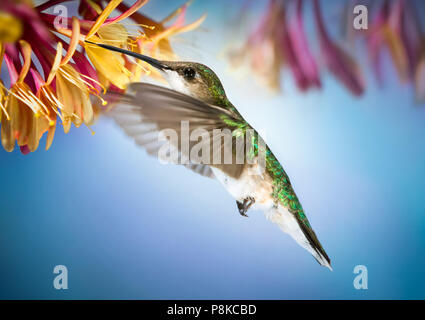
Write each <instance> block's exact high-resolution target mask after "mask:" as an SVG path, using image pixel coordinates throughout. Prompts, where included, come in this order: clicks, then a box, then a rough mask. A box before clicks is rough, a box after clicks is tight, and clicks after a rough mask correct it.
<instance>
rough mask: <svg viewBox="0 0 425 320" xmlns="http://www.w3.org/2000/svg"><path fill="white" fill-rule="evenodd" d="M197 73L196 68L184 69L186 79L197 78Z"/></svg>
mask: <svg viewBox="0 0 425 320" xmlns="http://www.w3.org/2000/svg"><path fill="white" fill-rule="evenodd" d="M195 75H196V71H195V69H193V68H190V67H188V68H184V69H183V76H184V77H185V78H186V79H188V80H190V79H193V78H195Z"/></svg>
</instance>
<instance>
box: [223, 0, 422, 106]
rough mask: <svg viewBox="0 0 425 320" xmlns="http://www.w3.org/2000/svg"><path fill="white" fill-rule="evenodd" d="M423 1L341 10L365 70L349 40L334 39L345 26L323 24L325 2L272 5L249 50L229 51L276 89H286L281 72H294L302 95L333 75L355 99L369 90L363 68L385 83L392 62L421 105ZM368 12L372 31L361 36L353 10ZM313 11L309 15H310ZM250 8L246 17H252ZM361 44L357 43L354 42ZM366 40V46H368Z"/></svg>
mask: <svg viewBox="0 0 425 320" xmlns="http://www.w3.org/2000/svg"><path fill="white" fill-rule="evenodd" d="M421 2H423V1H420V0H408V1H407V0H381V1H359V0H345V1H344V3H343V4H342V5H341V8H342V9H343V10H342V11H341V17H342V20H343V21H342V22H343V23H342V25H343V26H344V30H345V32H343V33H344V34H346V35H347V36H348V37H349V39H348V40H349V41H348V43H349V44H350V45H351V48H355V46H358V45H362V46H364V47H363V49H365V50H358V51H357V52H359V53H362V52H366V53H367V55H368V57H369V59H370V65H369V66H367V65H361V64H360V63H359V62H357V61H362V60H364V59H361V58H358V57H357V56H354V55H352V54H351V52H349V51H347V50H346V49H344V45H343V44H342V43H344V44H347V41H345V40H346V39H343V38H339V39H338V38H337V37H335V38H334V37H331V36H330V34H331V32H330V31H331V29H334V28H339V26H340V25H341V23H339V22H338V21H336V20H335V15H334V16H333V18H328V19H326V20H324V19H323V16H322V10H321V6H324V5H327V3H326V1H320V0H305V1H303V0H269V1H268V6H267V7H266V9H265V10H264V12H263V13H260V14H258V15H257V16H258V20H256V19H253V20H252V25H253V27H252V30H253V31H252V32H251V33H250V34H249V35H248V36H247V40H246V41H245V42H244V44H243V46H241V47H239V48H238V47H236V48H234V47H233V48H232V49H231V50H229V55H228V57H229V60H230V63H231V65H233V66H240V65H242V62H243V61H244V60H246V58H247V57H249V58H250V63H249V66H250V68H251V70H252V71H253V72H252V75H253V77H255V78H257V79H260V80H261V82H262V83H263V84H266V85H267V86H268V87H270V88H272V89H278V88H280V79H281V71H282V70H283V69H284V68H285V67H288V68H289V69H290V70H291V74H292V76H293V78H294V80H295V83H296V85H297V87H298V89H299V90H300V91H307V90H309V89H312V88H321V87H322V80H321V76H322V74H323V73H324V71H326V70H328V71H330V73H331V74H333V76H334V77H336V78H337V79H338V80H339V82H340V83H341V84H342V85H343V86H344V87H346V88H347V89H348V90H349V91H350V92H351V93H352V94H353V95H355V96H361V95H362V94H363V93H364V91H365V90H366V82H365V79H364V72H363V71H362V69H363V68H367V67H371V68H372V70H373V72H374V74H375V76H376V78H377V79H378V82H379V83H382V82H383V79H384V72H386V71H387V70H382V69H381V62H382V60H383V59H384V58H385V57H386V55H384V54H383V53H384V51H385V50H386V51H388V52H389V54H390V55H389V56H390V58H391V61H392V62H393V65H394V67H395V69H396V71H397V74H398V76H399V78H400V81H401V82H402V83H412V84H413V86H414V89H415V92H416V99H417V101H418V102H423V101H425V35H424V33H423V26H422V24H423V23H422V21H421V20H420V18H419V12H420V10H423V3H421ZM359 4H362V5H366V6H367V8H368V17H369V21H368V29H367V30H355V29H354V27H353V19H354V18H355V14H354V13H353V9H354V7H355V6H356V5H359ZM421 5H422V7H421ZM306 8H307V9H306ZM311 9H312V11H313V18H314V24H313V27H314V29H313V28H312V29H311V30H309V31H310V32H311V33H312V34H313V35H314V36H316V39H317V40H318V43H319V50H316V51H314V50H312V47H311V46H310V42H311V40H312V39H311V38H310V39H309V38H308V37H307V32H306V31H305V28H306V24H305V21H304V19H305V17H306V15H305V13H306V10H311ZM246 11H247V9H246V5H244V6H243V7H242V8H241V12H244V14H245V15H246ZM355 39H356V40H360V41H354V40H355ZM363 40H364V41H363Z"/></svg>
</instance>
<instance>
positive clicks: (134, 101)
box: [105, 83, 244, 178]
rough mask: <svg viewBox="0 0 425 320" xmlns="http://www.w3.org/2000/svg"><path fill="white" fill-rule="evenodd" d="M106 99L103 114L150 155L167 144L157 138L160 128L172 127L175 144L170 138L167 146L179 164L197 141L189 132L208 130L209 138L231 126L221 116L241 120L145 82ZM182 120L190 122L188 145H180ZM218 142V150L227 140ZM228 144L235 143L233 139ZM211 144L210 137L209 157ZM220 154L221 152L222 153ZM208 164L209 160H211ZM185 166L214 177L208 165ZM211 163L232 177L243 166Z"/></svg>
mask: <svg viewBox="0 0 425 320" xmlns="http://www.w3.org/2000/svg"><path fill="white" fill-rule="evenodd" d="M105 98H106V100H107V101H108V102H110V103H111V109H110V111H109V112H107V113H106V114H107V115H108V116H111V117H112V118H114V120H115V121H116V122H117V124H118V125H119V126H120V127H121V128H123V130H124V131H125V133H126V134H127V135H129V136H130V137H132V138H133V139H134V140H135V142H136V143H137V144H138V145H139V146H141V147H143V148H144V149H145V150H146V151H147V153H148V154H150V155H153V156H158V154H159V151H160V149H161V147H162V146H164V144H166V143H167V141H165V139H160V135H161V131H162V130H169V129H172V130H174V132H176V133H177V136H178V140H177V143H174V144H173V141H172V140H171V139H170V140H169V141H170V144H171V145H170V149H172V148H175V149H177V151H178V155H179V157H178V159H175V160H176V163H182V162H181V161H182V159H190V158H191V157H190V150H192V147H193V146H194V145H195V144H197V143H198V141H191V140H192V139H189V137H190V136H191V134H192V133H194V134H196V133H197V132H200V131H199V129H203V130H206V132H208V134H209V137H213V134H212V131H213V130H214V129H220V130H224V129H229V130H233V129H234V128H232V127H229V126H228V125H227V124H226V123H225V122H224V121H223V117H225V119H230V120H231V122H233V123H239V122H242V121H243V120H242V119H240V116H238V115H237V114H235V113H232V112H231V111H229V110H227V109H224V108H221V107H218V106H213V105H210V104H207V103H205V102H202V101H200V100H198V99H195V98H192V97H190V96H188V95H185V94H182V93H179V92H177V91H174V90H170V89H167V88H164V87H160V86H156V85H152V84H148V83H133V84H131V85H130V86H129V88H128V89H127V92H126V93H125V94H121V93H114V92H109V93H107V95H106V96H105ZM182 121H187V122H188V124H189V129H188V137H187V138H188V139H189V148H183V147H182V143H181V137H182V136H184V135H185V134H186V133H183V135H182ZM195 130H197V131H195ZM206 143H208V142H206ZM219 143H220V144H221V146H220V147H221V148H220V149H221V150H219V148H217V151H220V152H221V151H222V150H223V149H224V148H226V147H227V146H226V143H229V142H227V141H226V140H225V139H220V142H219ZM231 143H235V141H234V139H232V142H231ZM212 145H213V139H210V140H209V145H208V146H207V148H208V149H209V150H210V160H211V159H212V158H213V156H214V153H213V148H212ZM200 149H201V148H200ZM221 153H222V154H224V152H221ZM208 163H212V160H211V161H209V162H208ZM232 163H236V161H232ZM184 165H185V166H186V167H187V168H189V169H191V170H193V171H194V172H196V173H198V174H201V175H203V176H206V177H210V178H212V177H214V174H213V172H212V170H211V168H210V165H207V164H203V163H193V162H190V161H187V162H186V163H185V164H184ZM211 166H214V167H215V168H217V169H220V170H221V171H223V173H225V174H226V175H229V176H231V177H233V178H238V177H239V176H240V174H241V173H242V171H243V168H244V165H243V164H214V165H212V164H211Z"/></svg>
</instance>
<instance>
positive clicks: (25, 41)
mask: <svg viewBox="0 0 425 320" xmlns="http://www.w3.org/2000/svg"><path fill="white" fill-rule="evenodd" d="M62 2H66V0H48V1H46V2H44V3H43V4H41V5H39V6H37V7H34V6H33V4H32V2H31V1H23V0H14V1H2V2H1V3H0V63H1V62H2V61H3V60H4V61H5V64H6V69H7V71H8V75H9V81H7V79H3V78H2V79H1V80H0V123H1V130H0V131H1V143H2V145H3V147H4V149H5V150H7V151H12V150H13V149H14V147H15V142H17V144H18V146H19V147H20V149H21V152H22V153H24V154H27V153H29V152H33V151H35V150H36V149H37V148H38V144H39V140H40V139H41V137H42V136H43V134H44V133H47V140H46V149H49V148H50V146H51V144H52V141H53V137H54V134H55V130H56V125H57V123H58V119H59V120H60V123H62V125H63V128H64V131H65V132H66V133H68V132H69V131H70V129H71V125H72V124H74V126H75V127H77V128H78V127H80V126H81V125H82V124H85V125H86V126H90V125H91V124H92V123H93V122H94V119H95V117H96V112H97V107H95V106H93V105H92V102H91V99H90V96H91V95H96V96H98V97H99V98H100V93H101V92H102V91H105V90H106V89H109V90H121V91H122V90H125V88H126V87H127V85H128V84H129V83H130V82H132V81H137V80H138V78H140V76H141V75H142V74H147V75H148V74H149V72H150V71H149V70H148V69H147V68H146V67H144V66H143V65H141V64H140V63H139V62H134V61H132V60H129V59H128V57H126V56H124V55H122V54H117V53H112V52H110V51H107V50H104V49H102V48H99V47H97V46H93V45H91V44H89V43H87V42H85V40H86V39H87V40H90V41H92V42H96V43H106V44H112V45H115V46H119V47H122V48H126V49H130V50H134V51H136V52H141V51H142V50H146V48H149V49H150V50H152V53H155V52H156V49H157V48H159V49H160V51H161V54H162V55H163V56H167V55H168V56H169V57H171V56H172V55H173V53H172V50H171V46H169V40H168V39H169V37H170V36H173V35H175V34H177V33H181V32H186V31H189V30H192V29H194V28H196V27H198V26H199V25H200V23H202V21H203V19H204V18H205V16H202V17H201V18H200V19H198V20H196V21H195V22H193V23H191V24H188V25H185V24H184V14H185V12H186V8H187V6H188V4H189V3H186V4H185V5H184V6H183V7H181V8H179V9H178V10H176V11H175V12H174V13H173V14H172V15H171V16H169V18H168V19H166V21H163V22H156V21H154V20H152V19H149V18H147V17H145V16H143V15H142V14H140V13H138V12H137V11H138V10H139V9H140V8H141V7H142V6H143V5H144V4H145V3H146V2H147V0H137V1H135V2H134V3H133V5H131V6H130V7H127V6H126V5H124V4H123V3H122V0H112V1H109V2H108V3H107V4H106V6H104V4H103V1H100V0H80V3H79V7H78V12H79V14H80V15H81V17H80V18H78V17H73V18H64V21H65V22H66V23H65V25H63V26H57V24H56V23H55V19H56V16H54V15H50V14H48V13H45V12H44V11H45V10H46V9H48V8H50V7H52V6H54V5H57V4H59V3H62ZM115 9H118V10H119V11H120V12H121V13H120V14H119V15H118V16H116V17H112V18H111V17H110V15H111V13H112V12H113V11H114V10H115ZM175 17H177V19H176V22H175V23H174V24H173V25H172V26H171V27H168V28H167V27H165V25H164V23H165V22H168V21H169V20H171V19H173V18H175ZM126 18H131V19H133V20H134V21H136V23H137V24H138V26H137V28H138V31H137V32H136V33H133V34H132V33H130V32H129V31H128V30H127V28H126V27H125V26H124V25H123V24H121V21H122V20H124V19H126ZM137 21H139V22H137ZM140 21H144V22H147V24H142V23H143V22H140ZM148 23H152V24H151V25H149V24H148ZM147 30H148V32H146V31H147ZM57 33H59V34H61V35H62V37H60V36H58V34H57ZM148 33H149V35H148ZM64 36H65V37H67V38H68V39H69V40H64ZM164 44H167V48H166V49H167V51H164ZM79 45H80V46H81V48H82V49H79V47H78V46H79ZM54 48H56V50H55V49H54ZM64 52H65V55H63V53H64ZM5 80H6V81H5ZM8 82H9V83H10V86H9V87H6V86H5V85H4V83H8Z"/></svg>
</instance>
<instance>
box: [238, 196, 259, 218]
mask: <svg viewBox="0 0 425 320" xmlns="http://www.w3.org/2000/svg"><path fill="white" fill-rule="evenodd" d="M254 203H255V199H254V198H253V197H247V198H245V199H244V200H243V202H240V201H236V205H237V206H238V210H239V213H240V215H241V216H243V217H247V218H248V215H247V214H246V212H247V211H248V210H249V208H250V207H251V206H252V205H253V204H254Z"/></svg>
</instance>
